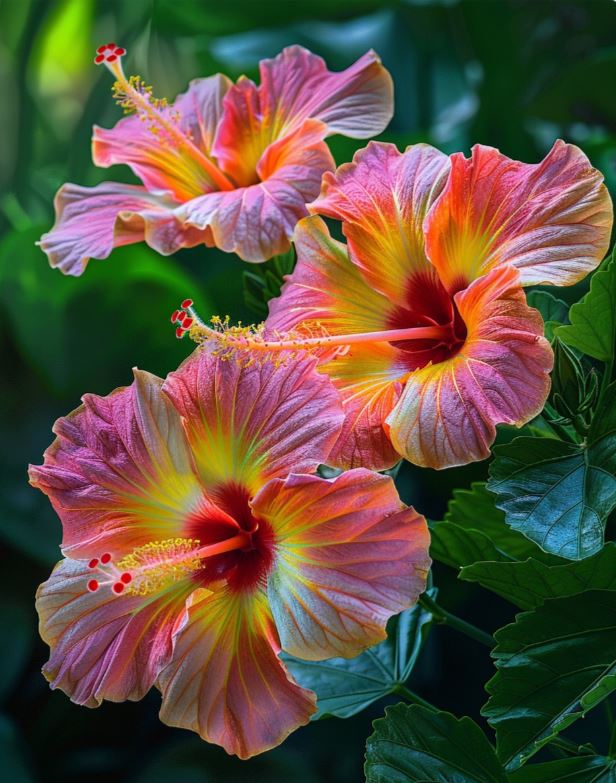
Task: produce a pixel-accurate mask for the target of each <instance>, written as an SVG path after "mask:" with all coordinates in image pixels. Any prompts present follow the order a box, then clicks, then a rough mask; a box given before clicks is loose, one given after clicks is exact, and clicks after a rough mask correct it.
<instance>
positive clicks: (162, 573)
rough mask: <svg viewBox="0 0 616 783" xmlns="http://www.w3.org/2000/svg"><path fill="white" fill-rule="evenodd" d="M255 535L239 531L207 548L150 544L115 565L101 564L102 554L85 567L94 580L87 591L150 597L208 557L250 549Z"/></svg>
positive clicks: (192, 542) (193, 542) (188, 541)
mask: <svg viewBox="0 0 616 783" xmlns="http://www.w3.org/2000/svg"><path fill="white" fill-rule="evenodd" d="M254 532H256V529H255V530H253V531H251V532H246V531H241V532H239V533H237V534H236V535H234V536H232V537H231V538H227V539H224V540H223V541H219V542H218V543H216V544H209V545H208V546H200V542H199V540H198V539H194V538H168V539H165V540H164V541H151V542H150V543H148V544H145V545H144V546H140V547H137V549H135V550H133V551H132V552H131V553H130V554H129V555H125V556H124V557H122V558H121V559H120V560H119V561H118V562H117V563H115V564H114V563H113V562H112V560H111V559H109V560H107V562H106V563H105V564H104V563H103V559H104V557H105V555H102V556H101V557H100V558H96V557H95V558H93V559H92V560H90V562H89V564H88V566H89V568H90V569H91V570H92V571H93V572H95V573H96V578H95V579H94V578H92V579H89V580H88V582H87V588H88V590H89V591H90V592H92V593H94V592H96V591H97V590H99V589H100V588H102V587H107V588H108V589H110V591H111V592H112V593H113V594H114V595H151V594H152V593H155V592H158V591H160V590H164V589H166V588H167V587H170V586H171V585H173V584H174V583H176V582H179V581H180V580H182V579H185V578H187V577H190V576H192V575H193V574H195V573H197V572H198V571H200V570H201V569H203V568H204V567H206V561H207V558H208V557H212V556H214V555H220V554H224V553H225V552H233V551H234V550H236V549H246V548H250V546H251V535H252V533H254ZM109 557H111V556H110V555H109Z"/></svg>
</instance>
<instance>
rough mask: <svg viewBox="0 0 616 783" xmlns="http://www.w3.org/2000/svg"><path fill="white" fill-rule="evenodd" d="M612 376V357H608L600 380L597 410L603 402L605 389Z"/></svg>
mask: <svg viewBox="0 0 616 783" xmlns="http://www.w3.org/2000/svg"><path fill="white" fill-rule="evenodd" d="M613 374H614V357H613V356H610V358H609V359H608V361H607V362H605V371H604V373H603V379H602V380H601V389H600V390H599V399H598V401H597V408H598V407H599V406H600V405H601V403H602V402H603V398H604V397H605V392H606V391H607V387H608V386H609V385H610V383H611V381H612V375H613Z"/></svg>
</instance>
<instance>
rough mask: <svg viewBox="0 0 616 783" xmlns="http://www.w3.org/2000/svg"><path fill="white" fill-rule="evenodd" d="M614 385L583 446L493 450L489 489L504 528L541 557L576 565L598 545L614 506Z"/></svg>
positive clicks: (550, 442)
mask: <svg viewBox="0 0 616 783" xmlns="http://www.w3.org/2000/svg"><path fill="white" fill-rule="evenodd" d="M615 402H616V383H613V384H612V385H611V386H609V387H608V388H607V391H606V394H605V396H604V398H603V401H602V403H601V404H600V406H599V408H598V409H597V411H596V413H595V415H594V417H593V421H592V424H591V428H590V432H589V433H588V439H587V441H588V442H587V445H586V446H576V445H574V444H570V443H564V442H563V441H560V440H555V439H551V438H544V439H541V438H527V437H523V438H516V439H515V440H514V441H512V442H511V443H508V444H507V445H506V446H500V447H497V448H496V449H495V450H494V454H495V460H494V462H493V463H492V465H491V466H490V480H489V481H488V489H490V491H491V492H494V493H495V494H496V495H497V498H498V500H497V502H496V505H497V506H498V507H499V508H500V509H502V510H503V511H504V512H505V519H506V521H507V524H508V525H510V526H511V527H512V528H513V529H514V530H519V531H520V532H522V533H523V534H524V535H525V536H527V537H528V538H530V539H531V540H532V541H535V542H536V543H537V544H539V546H540V547H541V548H542V549H544V550H545V551H546V552H551V553H553V554H556V555H560V556H561V557H566V558H568V559H570V560H581V559H582V558H584V557H589V556H590V555H593V554H595V553H596V552H598V551H599V550H600V549H601V547H602V545H603V532H604V526H605V522H606V520H607V518H608V516H609V514H610V513H611V511H612V509H613V508H614V506H616V477H615V475H614V474H615V473H616V404H615Z"/></svg>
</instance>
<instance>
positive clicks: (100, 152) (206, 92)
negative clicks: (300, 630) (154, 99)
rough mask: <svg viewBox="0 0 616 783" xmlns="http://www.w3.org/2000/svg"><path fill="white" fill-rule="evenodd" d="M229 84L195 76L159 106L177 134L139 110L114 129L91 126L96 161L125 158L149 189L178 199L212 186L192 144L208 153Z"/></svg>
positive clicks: (107, 162)
mask: <svg viewBox="0 0 616 783" xmlns="http://www.w3.org/2000/svg"><path fill="white" fill-rule="evenodd" d="M230 85H231V82H230V81H229V80H228V79H227V77H226V76H222V75H221V74H217V75H216V76H210V77H209V78H207V79H196V80H194V81H193V82H191V84H190V86H189V88H188V91H187V92H185V93H183V94H182V95H179V96H178V97H177V99H176V101H175V103H174V104H173V105H172V106H169V107H166V108H162V109H159V110H158V112H159V114H160V115H162V116H163V117H164V118H165V120H166V122H168V123H169V124H170V126H172V127H174V128H177V130H178V131H179V134H178V136H177V137H176V136H174V135H172V134H170V133H169V132H166V131H165V130H164V129H163V128H161V127H159V126H158V125H157V123H156V122H155V121H154V120H150V119H146V120H144V119H142V117H143V115H138V114H133V115H131V116H129V117H125V118H124V119H121V120H120V121H119V122H118V123H116V125H115V127H113V128H109V129H107V128H99V127H97V126H95V127H94V137H93V144H92V157H93V160H94V163H95V164H96V165H97V166H102V167H103V168H108V167H109V166H113V165H116V164H118V163H125V164H127V165H128V166H130V168H131V169H132V171H133V172H134V173H135V174H136V175H137V176H138V177H139V179H140V180H141V181H142V182H143V184H144V185H145V186H146V188H147V189H148V190H151V191H164V192H167V193H168V194H169V196H170V197H171V198H173V199H174V200H175V201H176V202H179V203H181V202H184V201H187V200H188V199H190V198H194V197H195V196H198V195H201V194H202V193H208V192H210V191H212V190H215V189H216V185H215V182H214V180H213V179H212V177H211V175H210V173H208V171H206V169H205V167H204V166H203V165H202V163H201V162H200V159H199V155H198V154H197V155H196V156H195V154H194V151H193V150H191V145H193V146H194V147H196V148H197V150H199V151H200V152H201V153H202V154H203V155H205V156H206V157H209V152H210V147H211V144H212V138H213V135H214V132H215V130H216V127H217V125H218V121H219V119H220V114H221V109H222V100H223V97H224V95H225V93H226V92H227V90H228V89H229V87H230ZM178 115H179V119H178ZM182 138H184V139H185V141H182Z"/></svg>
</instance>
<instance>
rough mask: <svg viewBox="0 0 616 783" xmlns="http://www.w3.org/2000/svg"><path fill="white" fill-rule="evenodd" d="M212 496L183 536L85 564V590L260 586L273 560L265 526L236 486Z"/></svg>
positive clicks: (130, 591) (270, 536) (131, 591)
mask: <svg viewBox="0 0 616 783" xmlns="http://www.w3.org/2000/svg"><path fill="white" fill-rule="evenodd" d="M212 494H213V500H214V502H215V505H213V504H211V503H208V504H207V506H206V507H205V508H204V510H200V511H197V512H195V513H193V514H191V515H190V516H189V517H188V519H187V520H186V522H185V531H186V534H187V535H186V537H178V538H168V539H164V540H161V541H150V542H149V543H147V544H144V545H143V546H140V547H137V548H136V549H134V550H133V551H132V552H131V553H130V554H128V555H124V556H123V557H121V558H120V559H119V560H118V561H117V562H114V559H113V557H112V555H111V553H110V552H105V553H103V554H102V555H101V556H100V557H95V558H93V559H92V560H90V562H89V564H88V567H89V569H90V571H91V572H92V575H91V578H90V579H89V580H88V583H87V588H88V590H89V591H90V592H96V591H97V590H99V589H100V588H109V589H110V590H111V592H112V593H113V594H115V595H122V594H126V595H141V596H145V595H151V594H153V593H157V592H160V591H161V590H165V589H167V588H168V587H170V586H172V585H173V584H175V583H177V582H180V581H182V580H184V579H192V580H194V581H196V582H197V583H198V584H200V585H203V586H207V585H209V584H211V583H212V582H215V581H219V580H221V579H224V580H225V581H226V582H227V584H228V586H229V587H230V588H231V589H233V590H243V589H250V588H254V587H256V586H258V585H261V584H263V582H264V579H265V577H266V576H267V573H268V571H269V569H270V567H271V565H272V563H273V559H274V536H273V532H272V530H271V528H270V526H269V524H268V523H267V522H266V521H265V520H262V519H259V518H257V517H256V516H255V515H254V514H253V513H252V509H251V508H250V502H249V500H250V497H249V495H248V492H247V491H246V490H244V489H243V488H242V487H239V486H237V485H235V484H228V485H225V486H223V487H220V488H218V489H217V490H215V491H214V492H213V493H212Z"/></svg>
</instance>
